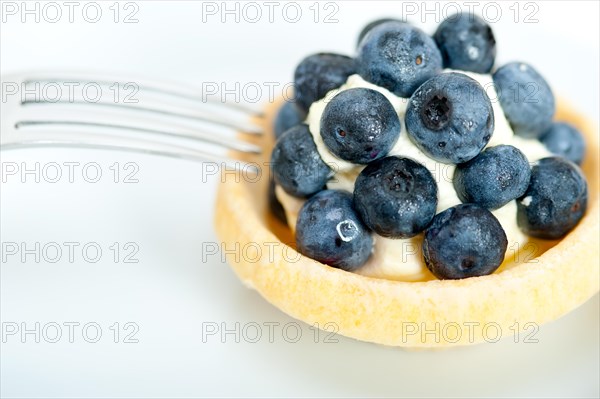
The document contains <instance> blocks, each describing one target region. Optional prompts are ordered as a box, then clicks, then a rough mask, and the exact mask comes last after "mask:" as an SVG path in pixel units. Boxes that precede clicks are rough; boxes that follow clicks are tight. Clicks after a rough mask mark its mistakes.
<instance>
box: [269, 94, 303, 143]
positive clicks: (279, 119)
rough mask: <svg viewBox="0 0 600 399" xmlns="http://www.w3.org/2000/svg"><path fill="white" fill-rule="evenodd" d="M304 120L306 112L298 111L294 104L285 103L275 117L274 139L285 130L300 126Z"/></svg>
mask: <svg viewBox="0 0 600 399" xmlns="http://www.w3.org/2000/svg"><path fill="white" fill-rule="evenodd" d="M304 119H306V112H304V111H303V110H302V109H300V108H299V107H298V106H297V105H296V103H294V102H290V101H286V102H285V103H284V104H283V105H282V106H281V108H279V111H278V112H277V116H276V117H275V125H274V129H275V138H279V137H280V136H281V135H282V134H283V133H284V132H285V131H286V130H288V129H289V128H291V127H294V126H296V125H299V124H301V123H302V122H303V121H304Z"/></svg>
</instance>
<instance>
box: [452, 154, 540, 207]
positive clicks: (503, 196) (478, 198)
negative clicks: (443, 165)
mask: <svg viewBox="0 0 600 399" xmlns="http://www.w3.org/2000/svg"><path fill="white" fill-rule="evenodd" d="M530 176H531V168H530V167H529V161H528V160H527V158H526V157H525V155H523V153H522V152H521V151H519V149H517V148H515V147H513V146H512V145H499V146H496V147H490V148H488V149H486V150H485V151H483V152H482V153H481V154H479V155H477V156H476V157H475V158H473V159H471V160H470V161H468V162H466V163H463V164H460V165H458V166H457V167H456V170H455V171H454V179H453V183H454V189H455V190H456V194H458V198H460V200H461V201H462V202H474V203H476V204H479V205H481V206H483V207H484V208H488V209H498V208H500V207H502V206H504V205H506V204H507V203H509V202H510V201H512V200H514V199H516V198H519V197H520V196H522V195H523V194H524V193H525V191H526V190H527V186H528V185H529V178H530Z"/></svg>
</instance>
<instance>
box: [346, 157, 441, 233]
mask: <svg viewBox="0 0 600 399" xmlns="http://www.w3.org/2000/svg"><path fill="white" fill-rule="evenodd" d="M354 206H355V207H356V211H357V212H358V214H359V215H360V217H361V218H362V220H363V222H364V223H365V224H366V225H367V227H369V228H370V229H371V230H374V231H375V232H376V233H378V234H379V235H382V236H384V237H390V238H409V237H413V236H415V235H417V234H418V233H420V232H421V231H423V230H424V229H425V227H427V225H428V224H429V222H431V219H433V216H434V215H435V211H436V207H437V185H436V183H435V180H434V179H433V176H432V175H431V173H430V172H429V170H428V169H427V168H425V167H424V166H423V165H421V164H420V163H417V162H415V161H413V160H411V159H408V158H400V157H395V156H390V157H386V158H383V159H380V160H377V161H375V162H371V163H370V164H369V165H368V166H367V167H366V168H365V169H363V170H362V172H361V173H360V175H359V176H358V178H357V179H356V183H355V186H354Z"/></svg>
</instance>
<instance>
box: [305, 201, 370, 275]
mask: <svg viewBox="0 0 600 399" xmlns="http://www.w3.org/2000/svg"><path fill="white" fill-rule="evenodd" d="M296 246H297V247H298V251H300V253H301V254H303V255H306V256H308V257H309V258H312V259H314V260H316V261H319V262H321V263H325V264H327V265H330V266H333V267H337V268H339V269H343V270H347V271H353V270H356V269H357V268H359V267H360V266H362V265H363V264H364V263H365V262H366V261H367V259H368V258H369V256H370V255H371V251H372V249H373V238H372V237H371V234H370V232H369V230H368V229H367V227H366V226H365V225H364V224H363V222H362V221H361V220H360V218H359V217H358V215H357V213H356V211H355V210H354V207H353V206H352V194H350V193H348V192H346V191H339V190H323V191H321V192H319V193H318V194H315V195H314V196H312V197H310V198H309V199H308V200H307V201H306V202H305V203H304V205H303V206H302V208H301V209H300V213H299V214H298V221H297V222H296Z"/></svg>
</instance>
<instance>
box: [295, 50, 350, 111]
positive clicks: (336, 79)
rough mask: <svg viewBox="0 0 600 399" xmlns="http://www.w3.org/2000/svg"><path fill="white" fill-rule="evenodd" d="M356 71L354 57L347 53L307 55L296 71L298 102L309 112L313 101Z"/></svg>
mask: <svg viewBox="0 0 600 399" xmlns="http://www.w3.org/2000/svg"><path fill="white" fill-rule="evenodd" d="M355 73H356V64H355V61H354V59H353V58H350V57H348V56H345V55H340V54H331V53H319V54H314V55H311V56H308V57H306V58H305V59H303V60H302V61H301V62H300V64H298V66H297V67H296V71H295V73H294V90H295V94H296V103H297V104H298V106H299V107H300V109H302V110H303V111H304V112H307V111H308V108H309V107H310V105H311V104H312V103H314V102H315V101H318V100H320V99H322V98H323V97H325V95H326V94H327V92H329V91H330V90H333V89H337V88H338V87H340V86H341V85H343V84H344V83H346V80H347V79H348V76H350V75H353V74H355Z"/></svg>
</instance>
